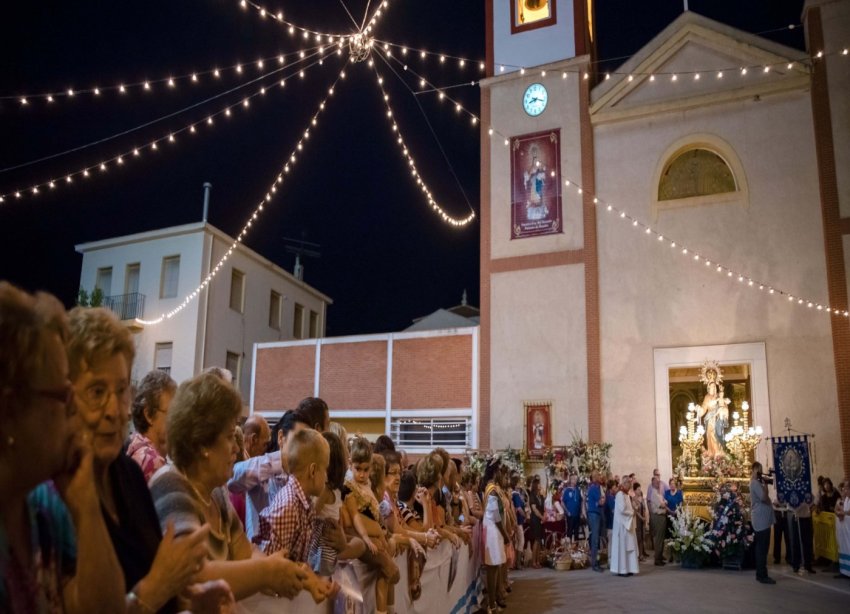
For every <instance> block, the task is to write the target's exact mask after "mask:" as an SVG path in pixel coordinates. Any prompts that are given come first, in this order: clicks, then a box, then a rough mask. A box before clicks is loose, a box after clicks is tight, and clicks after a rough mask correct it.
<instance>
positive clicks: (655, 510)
mask: <svg viewBox="0 0 850 614" xmlns="http://www.w3.org/2000/svg"><path fill="white" fill-rule="evenodd" d="M662 485H663V482H662V481H661V478H660V477H659V475H658V469H656V470H655V471H654V472H653V473H652V483H651V485H650V487H649V491H648V492H647V493H646V502H647V504H648V505H649V530H650V533H651V534H652V548H653V550H655V564H656V565H658V566H659V567H660V566H662V565H664V564H665V562H664V538H665V537H666V535H667V502H666V501H665V500H664V491H663V490H662V487H663V486H662Z"/></svg>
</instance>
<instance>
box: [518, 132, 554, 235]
mask: <svg viewBox="0 0 850 614" xmlns="http://www.w3.org/2000/svg"><path fill="white" fill-rule="evenodd" d="M560 144H561V131H560V129H558V130H547V131H546V132H537V133H535V134H526V135H523V136H517V137H514V138H512V139H511V142H510V147H511V239H523V238H525V237H536V236H540V235H550V234H557V233H560V232H563V231H564V229H563V218H562V216H561V146H560Z"/></svg>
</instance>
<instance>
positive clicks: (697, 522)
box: [667, 505, 712, 569]
mask: <svg viewBox="0 0 850 614" xmlns="http://www.w3.org/2000/svg"><path fill="white" fill-rule="evenodd" d="M671 533H672V535H673V537H671V538H670V539H668V540H667V544H668V545H669V546H670V548H671V549H672V550H674V551H675V552H676V553H677V554H678V555H679V560H680V561H681V562H682V567H684V568H686V569H699V568H700V567H702V564H703V562H704V561H705V559H706V557H707V556H708V555H709V553H710V552H711V548H712V542H711V540H709V538H708V535H707V533H708V527H707V525H706V523H705V522H704V521H703V520H701V519H700V518H699V517H698V516H696V515H695V514H694V513H693V512H691V508H689V507H687V506H684V505H683V506H682V507H680V508H679V511H678V512H676V516H675V517H674V518H673V525H672V530H671Z"/></svg>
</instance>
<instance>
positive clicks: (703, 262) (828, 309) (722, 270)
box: [388, 71, 850, 318]
mask: <svg viewBox="0 0 850 614" xmlns="http://www.w3.org/2000/svg"><path fill="white" fill-rule="evenodd" d="M411 72H412V71H411ZM413 74H414V75H415V76H416V77H418V78H420V79H422V78H423V77H421V76H419V75H417V74H416V73H413ZM426 83H427V85H431V86H432V87H433V84H431V83H430V82H427V81H426ZM434 90H435V91H438V92H439V97H440V99H441V100H442V99H447V100H448V101H449V102H451V103H454V105H455V111H456V112H458V113H461V112H462V113H465V114H466V115H468V116H469V117H470V118H472V122H473V124H476V123H478V122H480V118H479V117H478V116H477V115H476V114H475V113H473V112H472V111H470V110H468V109H466V108H465V107H463V106H462V105H461V104H460V103H459V102H458V101H456V100H454V99H453V98H451V97H450V96H448V95H447V94H446V93H445V92H444V91H442V90H440V89H439V88H434ZM388 108H389V107H388ZM487 134H488V135H489V136H490V137H491V138H492V137H493V136H494V135H496V136H498V137H499V138H502V139H503V144H504V146H505V147H507V146H508V145H510V138H509V137H507V136H506V135H504V134H503V133H501V132H500V131H499V130H497V129H496V128H494V127H493V126H492V125H491V126H489V127H488V128H487ZM553 176H554V172H553ZM564 186H565V187H567V188H574V189H575V191H576V194H578V195H582V194H583V193H584V191H585V190H584V189H583V188H582V186H581V185H580V184H579V183H576V182H575V181H572V180H570V179H566V180H565V181H564ZM591 196H593V203H594V205H596V207H597V209H600V210H603V211H605V212H607V213H609V214H615V216H616V218H617V219H620V220H623V221H625V222H627V223H630V225H631V227H632V228H635V229H636V230H638V231H639V232H641V233H643V234H645V235H648V236H649V237H651V238H653V239H654V240H655V241H657V242H659V243H662V244H664V245H669V246H670V248H671V249H675V250H678V252H679V253H680V254H681V255H682V256H685V257H686V258H688V260H690V261H691V262H693V263H696V264H698V265H700V266H701V267H703V268H706V267H707V268H713V269H714V270H715V271H716V272H717V273H719V274H722V275H724V276H725V277H726V278H728V279H733V280H737V282H738V283H739V284H743V285H744V286H746V287H748V288H753V289H758V291H760V292H766V293H767V294H768V295H771V296H777V297H782V298H785V299H786V300H787V301H788V302H789V303H793V304H796V305H799V306H802V307H805V308H807V309H812V310H814V311H818V312H822V313H826V314H831V315H833V316H839V317H842V316H843V317H845V318H846V317H850V311H848V310H847V308H838V307H834V306H831V305H828V304H824V303H819V302H817V301H816V300H813V299H810V298H805V297H801V296H797V295H795V294H793V293H791V292H788V291H786V290H783V289H781V288H779V287H778V286H776V285H774V284H770V283H768V282H764V281H760V280H758V279H755V278H753V277H752V276H750V275H749V274H747V273H745V272H743V271H739V270H737V269H733V268H732V267H729V266H727V265H725V264H722V263H720V262H717V261H716V260H711V259H710V258H707V257H705V256H703V255H702V254H701V253H699V252H697V251H695V250H693V249H691V248H689V247H688V246H686V245H683V244H682V243H680V242H678V241H675V240H672V239H670V237H665V236H664V235H663V234H662V233H660V232H658V231H657V230H656V229H655V228H653V227H652V226H650V225H649V224H646V223H644V222H642V221H640V220H639V219H637V218H636V217H634V216H632V215H631V214H629V213H628V212H627V211H625V210H624V209H621V208H619V207H617V206H615V205H614V204H612V203H610V202H606V201H603V200H602V199H601V198H599V197H598V196H597V195H595V194H591Z"/></svg>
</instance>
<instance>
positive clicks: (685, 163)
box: [658, 148, 738, 201]
mask: <svg viewBox="0 0 850 614" xmlns="http://www.w3.org/2000/svg"><path fill="white" fill-rule="evenodd" d="M737 191H738V186H737V184H736V183H735V175H733V174H732V169H731V168H729V165H728V164H726V161H725V160H724V159H723V158H721V157H720V156H719V155H718V154H716V153H715V152H713V151H709V150H708V149H701V148H700V149H689V150H687V151H684V152H682V153H680V154H679V155H677V156H676V157H675V158H673V159H672V160H671V161H670V162H669V163H668V164H667V167H666V168H665V169H664V172H663V173H662V174H661V181H659V182H658V200H659V201H662V200H676V199H679V198H691V197H694V196H708V195H710V194H725V193H727V192H737Z"/></svg>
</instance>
